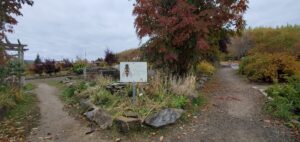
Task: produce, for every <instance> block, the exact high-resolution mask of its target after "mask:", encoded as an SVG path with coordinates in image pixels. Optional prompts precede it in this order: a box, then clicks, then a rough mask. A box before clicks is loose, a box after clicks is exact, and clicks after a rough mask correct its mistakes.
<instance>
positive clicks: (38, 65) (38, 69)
mask: <svg viewBox="0 0 300 142" xmlns="http://www.w3.org/2000/svg"><path fill="white" fill-rule="evenodd" d="M33 71H34V73H36V74H39V75H41V74H42V73H43V72H44V65H43V62H42V60H41V58H40V55H39V54H37V55H36V58H35V60H34V62H33Z"/></svg>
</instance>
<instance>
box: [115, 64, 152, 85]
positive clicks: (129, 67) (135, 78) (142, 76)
mask: <svg viewBox="0 0 300 142" xmlns="http://www.w3.org/2000/svg"><path fill="white" fill-rule="evenodd" d="M120 82H133V83H134V82H147V62H121V63H120Z"/></svg>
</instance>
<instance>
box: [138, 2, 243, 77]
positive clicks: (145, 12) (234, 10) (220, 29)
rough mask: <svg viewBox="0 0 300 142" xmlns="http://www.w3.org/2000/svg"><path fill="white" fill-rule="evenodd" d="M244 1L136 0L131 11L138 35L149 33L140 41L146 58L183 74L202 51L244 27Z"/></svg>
mask: <svg viewBox="0 0 300 142" xmlns="http://www.w3.org/2000/svg"><path fill="white" fill-rule="evenodd" d="M247 4H248V0H136V3H135V5H134V10H133V15H135V16H136V19H135V27H136V32H137V35H138V37H139V38H140V39H142V38H143V37H150V40H149V41H148V42H147V43H145V44H144V45H143V47H144V48H145V52H146V57H147V59H148V60H149V61H150V62H154V63H155V64H156V65H158V66H161V67H164V68H168V69H169V71H171V72H172V73H176V74H185V73H187V72H188V71H189V70H190V69H191V68H192V67H193V66H194V65H195V64H196V62H197V61H198V60H199V54H200V53H201V52H205V49H208V48H210V47H211V46H212V44H215V43H218V42H219V40H220V39H222V38H224V35H226V34H227V33H234V32H237V31H238V30H241V29H243V28H244V25H245V21H244V20H243V14H244V12H245V11H246V9H247ZM224 31H225V34H224Z"/></svg>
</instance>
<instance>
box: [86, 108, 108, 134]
mask: <svg viewBox="0 0 300 142" xmlns="http://www.w3.org/2000/svg"><path fill="white" fill-rule="evenodd" d="M84 115H85V116H86V117H87V119H88V120H90V121H93V122H95V123H97V124H98V125H99V126H100V128H101V129H107V128H110V127H111V126H112V124H113V118H112V117H111V115H109V114H108V113H107V112H105V111H104V110H102V109H100V108H96V109H94V110H92V111H89V112H86V113H84Z"/></svg>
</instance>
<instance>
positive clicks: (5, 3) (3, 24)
mask: <svg viewBox="0 0 300 142" xmlns="http://www.w3.org/2000/svg"><path fill="white" fill-rule="evenodd" d="M23 5H31V6H32V5H33V1H32V0H1V2H0V39H2V38H3V34H4V33H5V32H13V26H14V25H16V24H17V23H18V21H17V20H16V18H15V17H14V16H22V13H21V11H20V9H22V7H23Z"/></svg>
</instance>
